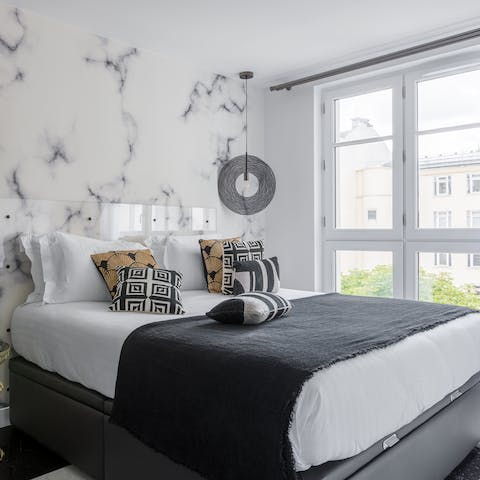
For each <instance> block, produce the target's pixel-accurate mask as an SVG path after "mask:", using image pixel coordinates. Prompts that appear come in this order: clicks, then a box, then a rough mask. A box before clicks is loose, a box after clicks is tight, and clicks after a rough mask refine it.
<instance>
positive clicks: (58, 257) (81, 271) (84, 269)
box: [39, 232, 145, 303]
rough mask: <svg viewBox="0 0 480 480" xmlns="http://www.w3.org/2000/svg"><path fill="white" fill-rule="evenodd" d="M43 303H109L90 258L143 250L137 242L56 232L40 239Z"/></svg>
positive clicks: (106, 292)
mask: <svg viewBox="0 0 480 480" xmlns="http://www.w3.org/2000/svg"><path fill="white" fill-rule="evenodd" d="M39 243H40V250H41V258H42V267H43V276H44V279H45V292H44V294H43V301H44V302H45V303H65V302H81V301H105V302H107V301H111V296H110V293H109V292H108V289H107V286H106V285H105V282H104V280H103V278H102V276H101V275H100V274H99V273H98V271H97V269H96V267H95V265H94V263H93V261H92V259H91V258H90V255H92V254H93V253H103V252H109V251H112V250H144V249H145V246H144V245H142V244H140V243H132V242H126V241H122V240H114V241H105V240H97V239H94V238H89V237H81V236H79V235H71V234H67V233H61V232H55V233H52V234H49V235H45V236H42V237H41V238H40V240H39Z"/></svg>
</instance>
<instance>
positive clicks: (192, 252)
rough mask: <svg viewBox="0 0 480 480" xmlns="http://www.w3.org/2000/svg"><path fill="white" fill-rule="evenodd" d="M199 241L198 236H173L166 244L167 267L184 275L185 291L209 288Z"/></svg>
mask: <svg viewBox="0 0 480 480" xmlns="http://www.w3.org/2000/svg"><path fill="white" fill-rule="evenodd" d="M199 240H200V237H198V236H197V235H195V236H174V237H173V236H172V237H170V238H169V239H168V240H167V242H166V244H165V267H166V268H168V269H170V270H176V271H177V272H180V273H181V274H182V275H183V289H184V290H204V289H205V288H206V286H207V282H206V279H205V270H204V266H203V260H202V254H201V252H200V251H199V249H198V242H199Z"/></svg>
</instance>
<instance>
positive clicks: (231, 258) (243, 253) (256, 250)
mask: <svg viewBox="0 0 480 480" xmlns="http://www.w3.org/2000/svg"><path fill="white" fill-rule="evenodd" d="M263 250H264V246H263V240H253V241H248V242H228V241H226V242H223V278H222V293H224V294H225V295H233V282H234V279H235V270H234V268H233V264H234V263H235V262H246V261H247V260H261V259H262V258H263Z"/></svg>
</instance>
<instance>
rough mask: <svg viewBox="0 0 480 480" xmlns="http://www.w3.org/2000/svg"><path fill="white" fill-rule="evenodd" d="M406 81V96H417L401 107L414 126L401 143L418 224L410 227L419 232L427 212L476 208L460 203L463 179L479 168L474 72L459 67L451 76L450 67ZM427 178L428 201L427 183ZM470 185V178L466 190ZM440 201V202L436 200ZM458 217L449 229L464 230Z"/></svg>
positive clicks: (478, 74) (478, 75)
mask: <svg viewBox="0 0 480 480" xmlns="http://www.w3.org/2000/svg"><path fill="white" fill-rule="evenodd" d="M462 70H463V71H462ZM447 72H448V73H447ZM452 72H453V73H452ZM406 81H407V83H409V87H410V92H411V95H412V97H414V96H416V98H417V102H416V105H415V98H412V99H411V100H412V101H411V103H410V104H409V105H408V106H407V108H408V110H409V116H408V117H407V118H406V119H405V121H406V122H407V124H409V125H411V126H415V129H414V130H413V129H412V132H411V133H410V134H408V135H407V137H409V138H407V143H408V144H409V145H410V146H411V149H410V152H409V153H410V155H413V156H414V158H415V159H416V162H417V169H416V176H417V184H418V192H417V195H418V197H417V199H418V200H417V202H416V203H417V208H416V209H417V212H418V221H417V225H415V227H416V228H417V229H420V230H421V229H427V228H431V227H432V225H431V223H430V222H431V212H432V209H441V210H452V211H455V210H457V209H461V208H462V207H463V211H466V210H467V208H466V204H467V202H468V201H470V202H472V201H473V202H474V203H475V204H474V205H470V207H472V206H473V207H477V206H478V208H479V209H480V198H478V197H475V200H467V199H466V197H465V183H464V181H465V180H464V179H465V175H467V174H473V173H475V170H476V169H477V168H479V169H480V148H479V145H480V110H478V109H479V108H480V83H479V82H480V69H478V68H477V69H471V70H468V71H465V69H462V68H461V67H460V66H459V68H458V72H455V68H451V69H448V68H444V67H442V68H441V69H440V73H436V72H435V71H431V70H430V71H429V70H428V69H427V68H426V69H425V70H423V71H420V72H418V73H412V74H411V75H408V76H407V77H406ZM407 100H408V99H406V101H407ZM407 103H408V101H407ZM472 167H473V168H472ZM472 170H473V171H472ZM432 175H433V176H434V187H433V190H434V197H435V198H434V199H432V198H431V191H432V187H431V185H429V180H430V179H431V176H432ZM430 181H431V180H430ZM472 182H473V177H472V176H470V179H469V181H468V188H469V189H470V190H469V191H470V192H472V190H471V187H472V186H473V184H472ZM478 183H480V182H478ZM478 183H475V188H477V186H478ZM440 197H445V198H444V200H440ZM439 202H442V204H441V205H439ZM435 207H437V208H435ZM438 207H440V208H438ZM464 219H465V217H464V216H460V215H459V216H458V217H457V218H456V219H455V221H456V224H454V225H450V227H449V228H452V227H453V228H468V225H467V224H465V223H463V222H464V221H465V220H464ZM434 227H435V225H434Z"/></svg>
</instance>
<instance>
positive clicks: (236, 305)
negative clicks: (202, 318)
mask: <svg viewBox="0 0 480 480" xmlns="http://www.w3.org/2000/svg"><path fill="white" fill-rule="evenodd" d="M291 309H292V304H291V303H290V302H289V301H288V300H286V299H285V298H283V297H281V296H280V295H275V294H274V293H267V292H254V293H242V294H241V295H238V296H237V297H234V298H230V299H228V300H225V301H223V302H221V303H219V304H218V305H216V306H215V307H214V308H212V310H210V311H209V312H207V313H206V315H207V316H208V317H210V318H213V319H214V320H217V321H218V322H222V323H233V324H238V325H258V324H260V323H263V322H268V321H269V320H273V319H274V318H279V317H283V316H284V315H286V314H287V313H288V312H289V311H290V310H291Z"/></svg>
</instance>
